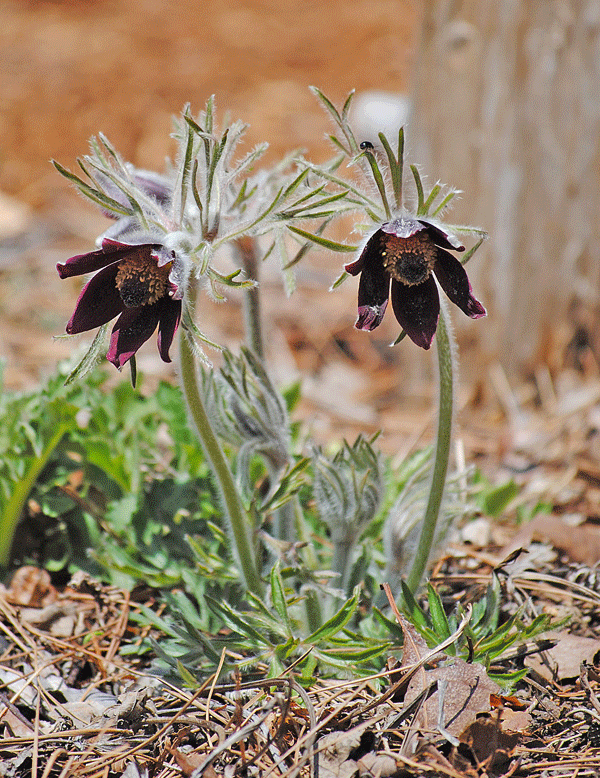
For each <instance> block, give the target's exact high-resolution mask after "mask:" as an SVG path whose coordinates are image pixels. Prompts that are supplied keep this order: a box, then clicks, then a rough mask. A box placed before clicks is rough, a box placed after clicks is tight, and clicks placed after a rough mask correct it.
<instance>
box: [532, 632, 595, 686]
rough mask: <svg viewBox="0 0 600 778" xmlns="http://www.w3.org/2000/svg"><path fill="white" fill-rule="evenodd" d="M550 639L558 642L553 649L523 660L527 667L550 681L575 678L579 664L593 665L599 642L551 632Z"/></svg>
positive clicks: (567, 633) (578, 670)
mask: <svg viewBox="0 0 600 778" xmlns="http://www.w3.org/2000/svg"><path fill="white" fill-rule="evenodd" d="M552 639H553V640H557V641H558V642H557V643H556V645H555V646H554V647H553V648H549V649H548V650H547V651H544V652H543V654H542V655H539V654H533V655H532V656H528V657H526V658H525V664H526V665H527V667H530V668H531V669H532V670H535V672H536V673H538V674H539V675H541V676H542V677H543V678H547V679H548V680H550V681H553V680H554V681H556V680H558V681H564V680H565V679H566V678H577V677H578V676H579V673H580V668H581V663H582V662H588V663H589V664H594V657H595V656H596V654H598V652H599V651H600V642H599V641H598V640H596V639H594V638H586V637H582V636H581V635H571V634H570V633H569V632H553V633H552Z"/></svg>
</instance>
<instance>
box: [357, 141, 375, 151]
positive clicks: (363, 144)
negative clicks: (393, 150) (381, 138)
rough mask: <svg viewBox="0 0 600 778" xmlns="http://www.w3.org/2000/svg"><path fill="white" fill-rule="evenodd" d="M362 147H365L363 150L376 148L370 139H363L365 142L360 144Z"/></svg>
mask: <svg viewBox="0 0 600 778" xmlns="http://www.w3.org/2000/svg"><path fill="white" fill-rule="evenodd" d="M360 147H361V149H363V151H371V150H372V149H374V148H375V146H374V145H373V144H372V143H371V141H370V140H363V142H362V143H361V144H360Z"/></svg>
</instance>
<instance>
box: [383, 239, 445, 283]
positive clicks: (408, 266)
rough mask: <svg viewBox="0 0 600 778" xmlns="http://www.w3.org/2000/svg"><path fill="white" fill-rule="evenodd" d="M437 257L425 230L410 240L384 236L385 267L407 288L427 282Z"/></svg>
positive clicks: (434, 247)
mask: <svg viewBox="0 0 600 778" xmlns="http://www.w3.org/2000/svg"><path fill="white" fill-rule="evenodd" d="M436 256H437V249H436V246H435V244H434V243H433V241H432V240H431V238H430V237H429V235H428V234H427V233H426V232H425V231H424V230H423V231H422V232H417V233H415V234H414V235H411V236H410V237H408V238H399V237H397V236H396V235H389V234H387V233H384V234H383V236H382V251H381V257H382V259H383V266H384V268H385V269H386V270H387V271H388V273H389V274H390V275H391V276H392V278H395V279H396V280H397V281H400V282H401V283H403V284H406V285H407V286H415V285H416V284H422V283H423V282H424V281H427V279H428V278H429V276H430V275H431V271H432V269H433V265H434V263H435V261H436Z"/></svg>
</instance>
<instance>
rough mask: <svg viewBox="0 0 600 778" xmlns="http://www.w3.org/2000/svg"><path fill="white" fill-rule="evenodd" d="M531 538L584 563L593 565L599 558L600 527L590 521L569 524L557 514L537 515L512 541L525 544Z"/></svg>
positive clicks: (529, 542) (529, 541)
mask: <svg viewBox="0 0 600 778" xmlns="http://www.w3.org/2000/svg"><path fill="white" fill-rule="evenodd" d="M532 540H542V541H545V542H549V543H551V544H552V545H553V546H554V547H555V548H558V549H561V550H562V551H564V552H565V553H566V554H567V555H568V556H569V557H570V558H571V559H573V560H574V561H576V562H583V563H584V564H586V565H590V566H593V565H595V564H596V563H597V561H598V560H599V559H600V527H599V526H598V525H596V524H592V523H590V522H584V523H583V524H578V525H576V526H570V525H569V524H567V523H566V522H564V521H563V520H562V519H561V518H559V517H557V516H537V517H536V518H535V519H533V521H531V522H530V523H529V524H527V526H526V527H524V528H523V530H521V532H520V533H519V534H518V536H517V537H516V538H515V539H514V541H513V542H519V544H520V545H522V546H527V545H530V544H531V541H532Z"/></svg>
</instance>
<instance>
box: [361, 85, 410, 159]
mask: <svg viewBox="0 0 600 778" xmlns="http://www.w3.org/2000/svg"><path fill="white" fill-rule="evenodd" d="M411 112H412V101H411V100H410V98H409V97H407V96H406V95H403V94H397V93H395V92H360V93H358V94H357V95H356V97H355V98H354V100H353V103H352V109H351V118H352V126H353V129H354V134H355V136H356V140H357V141H358V142H359V143H361V142H362V141H363V140H368V141H371V143H373V145H374V146H377V144H378V142H379V139H378V137H377V136H378V134H379V133H380V132H383V133H384V134H385V135H386V136H387V138H388V140H389V141H390V142H391V143H392V148H394V139H395V138H397V137H398V131H399V130H400V127H402V126H403V125H405V124H406V123H407V122H408V121H409V119H410V115H411Z"/></svg>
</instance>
